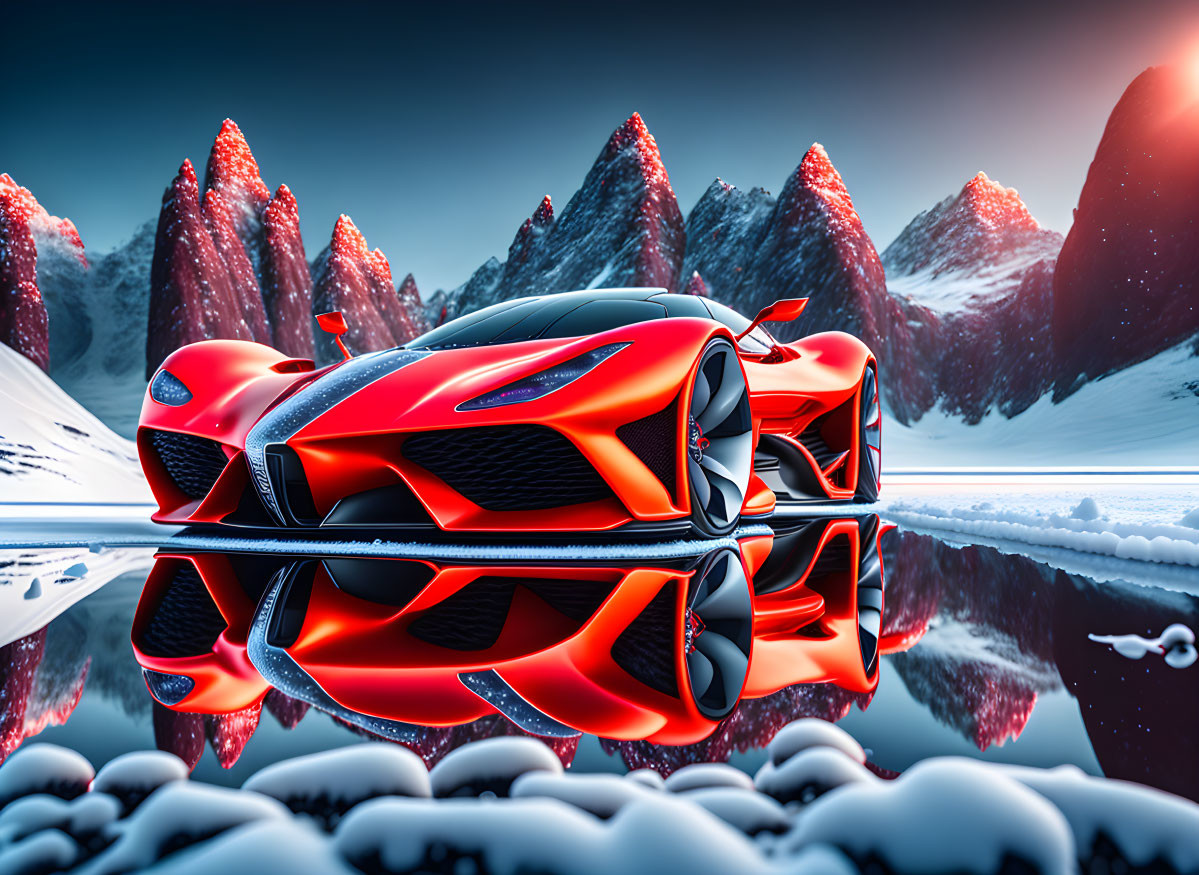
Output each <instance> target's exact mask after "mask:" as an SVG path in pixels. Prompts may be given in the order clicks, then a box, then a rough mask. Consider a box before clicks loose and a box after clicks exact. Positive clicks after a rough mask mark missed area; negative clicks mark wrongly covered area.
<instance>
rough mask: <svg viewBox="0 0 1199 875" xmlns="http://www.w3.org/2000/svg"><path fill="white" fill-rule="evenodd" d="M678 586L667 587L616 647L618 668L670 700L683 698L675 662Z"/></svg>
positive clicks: (669, 584) (647, 607)
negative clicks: (680, 693)
mask: <svg viewBox="0 0 1199 875" xmlns="http://www.w3.org/2000/svg"><path fill="white" fill-rule="evenodd" d="M675 586H676V585H675V584H673V583H668V584H666V585H665V586H663V587H662V589H661V590H659V591H658V594H657V595H656V596H654V598H653V600H652V601H650V603H649V604H648V605H646V607H645V610H644V611H642V612H641V614H640V615H639V616H638V617H637V618H636V619H635V620H633V622H631V623H629V625H628V627H627V628H626V629H625V630H624V631H623V632H621V633H620V636H619V637H617V639H616V641H614V642H613V644H612V659H613V661H614V662H615V663H616V664H617V665H619V666H620V667H621V668H623V669H624V670H625V671H627V672H628V673H629V674H630V675H632V677H633V678H635V679H636V680H638V681H640V682H641V683H643V684H645V685H646V686H647V687H650V688H651V689H654V690H657V691H658V692H660V693H665V694H666V695H668V696H677V695H678V694H679V684H678V678H677V677H676V674H675V662H674V630H675V619H676V618H675V613H676V611H675Z"/></svg>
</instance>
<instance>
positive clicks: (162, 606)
mask: <svg viewBox="0 0 1199 875" xmlns="http://www.w3.org/2000/svg"><path fill="white" fill-rule="evenodd" d="M225 625H226V624H225V618H224V617H222V616H221V612H220V611H219V610H217V606H216V602H214V601H213V600H212V596H211V595H209V594H208V588H207V587H206V586H204V581H202V580H201V579H200V573H199V572H198V571H196V568H195V566H194V565H192V564H191V563H189V562H184V563H181V564H180V565H179V569H178V570H177V571H176V572H175V576H174V577H172V578H171V581H170V583H168V584H167V585H166V588H165V590H164V592H163V594H162V598H161V599H159V601H158V604H157V605H156V606H155V607H154V610H153V612H152V613H151V614H150V617H149V619H148V620H147V622H146V625H145V629H144V630H143V631H142V633H141V636H140V638H139V640H138V641H137V647H138V649H139V650H140V651H141V652H142V653H144V654H145V655H146V656H154V657H165V658H179V657H185V656H202V655H203V654H206V653H209V652H211V651H212V646H213V645H214V644H215V643H216V640H217V638H219V637H220V634H221V632H223V631H224V630H225Z"/></svg>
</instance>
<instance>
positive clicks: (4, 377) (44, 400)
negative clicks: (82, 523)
mask: <svg viewBox="0 0 1199 875" xmlns="http://www.w3.org/2000/svg"><path fill="white" fill-rule="evenodd" d="M0 500H3V501H95V502H100V503H105V502H113V501H121V502H124V501H147V502H148V501H151V500H152V499H151V496H150V491H149V488H148V487H147V486H146V482H145V480H143V479H142V476H141V469H140V467H139V466H138V462H137V451H136V449H135V448H134V446H133V444H132V443H131V442H130V441H128V440H126V439H125V438H122V437H119V436H118V435H116V434H114V433H113V432H112V431H111V430H110V429H109V428H108V427H107V426H105V425H104V423H102V422H100V420H98V419H97V418H96V417H95V416H93V415H92V414H91V413H89V412H88V411H86V410H85V409H84V408H83V407H81V406H80V405H79V403H78V402H76V401H75V400H74V399H73V398H71V396H69V395H68V394H67V393H66V392H64V391H63V390H62V389H61V388H59V387H58V386H57V385H56V384H55V383H54V381H53V380H51V379H50V378H49V377H48V376H46V374H45V373H44V372H43V371H42V370H41V369H40V368H38V367H37V365H36V364H34V363H33V362H32V361H31V360H29V359H28V358H26V357H25V356H23V355H21V354H20V353H18V352H16V351H15V350H13V349H11V348H9V347H8V346H5V345H3V344H0Z"/></svg>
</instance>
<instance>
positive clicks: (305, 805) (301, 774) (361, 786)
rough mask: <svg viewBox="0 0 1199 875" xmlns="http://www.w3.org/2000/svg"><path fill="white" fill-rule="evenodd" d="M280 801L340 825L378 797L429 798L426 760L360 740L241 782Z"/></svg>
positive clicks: (270, 768)
mask: <svg viewBox="0 0 1199 875" xmlns="http://www.w3.org/2000/svg"><path fill="white" fill-rule="evenodd" d="M242 789H243V790H250V791H253V792H255V793H261V794H263V795H264V796H270V797H271V798H272V799H278V800H279V801H280V802H282V803H283V804H284V805H286V806H287V807H288V808H290V809H291V810H292V811H293V812H297V813H304V814H309V815H312V816H314V817H316V818H317V819H318V820H321V821H322V822H325V823H335V822H336V820H337V819H338V818H340V817H341V815H343V814H345V812H347V811H349V810H350V809H351V808H353V807H354V806H355V805H358V804H359V803H361V802H365V801H366V800H368V799H374V798H376V797H378V796H417V797H427V796H430V795H431V793H432V790H431V788H430V785H429V773H428V771H427V770H426V769H425V763H424V761H423V760H422V759H421V758H420V757H419V756H417V755H416V754H414V753H413V752H412V751H410V750H408V749H407V748H404V747H398V746H391V745H383V744H359V745H354V746H352V747H343V748H340V749H338V750H330V751H323V752H321V753H315V754H310V755H308V756H302V757H296V758H295V759H291V760H285V761H283V762H279V763H274V764H272V765H269V766H267V767H266V768H265V769H262V770H261V771H259V772H257V773H255V774H254V775H251V776H250V777H249V778H248V779H247V780H246V782H245V783H244V784H243V785H242Z"/></svg>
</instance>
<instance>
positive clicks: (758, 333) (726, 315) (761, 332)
mask: <svg viewBox="0 0 1199 875" xmlns="http://www.w3.org/2000/svg"><path fill="white" fill-rule="evenodd" d="M704 303H705V304H707V305H708V309H709V310H710V311H711V312H712V318H713V319H715V320H716V321H717V322H723V323H724V324H725V325H727V326H728V328H729V330H730V331H732V332H733V335H734V336H736V335H738V334H740V333H741V332H742V331H744V330H745V329H746V328H749V326H750V324H751V321H752V320H750V319H746V318H745V317H744V316H742V315H741V314H740V313H738V312H737V311H736V310H734V309H733V308H732V307H726V306H725V305H724V304H721V303H718V302H717V301H713V300H711V299H705V301H704ZM737 346H738V347H739V348H740V350H741V351H742V352H744V353H748V354H749V355H766V354H767V353H768V352H770V351H771V350H772V349H774V346H775V340H774V338H773V337H771V336H770V332H768V331H767V330H766V329H765V328H763V327H762V326H761V325H759V326H757V327H756V328H755V329H754V330H753V331H751V332H750V333H749V334H747V335H745V336H744V337H743V338H741V340H739V341H738V342H737Z"/></svg>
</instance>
